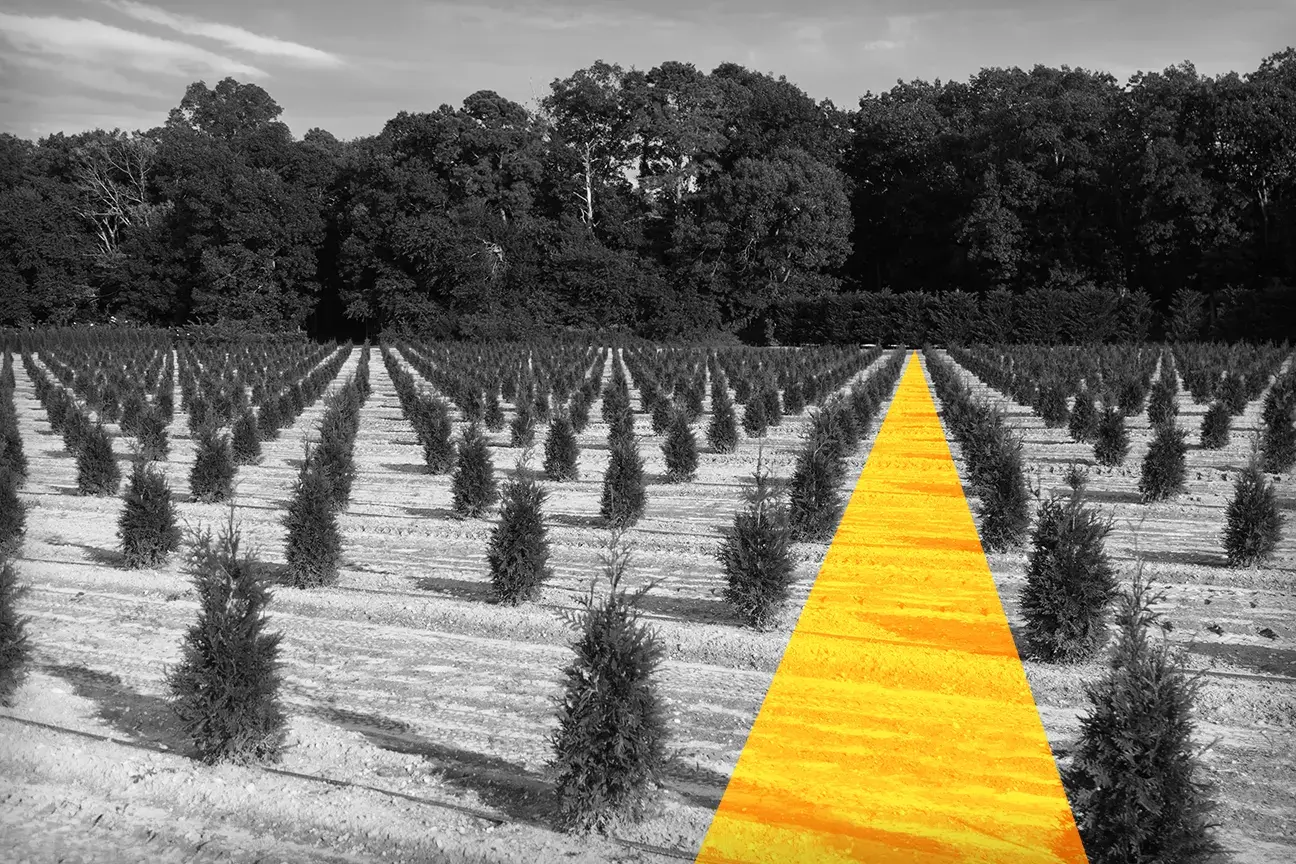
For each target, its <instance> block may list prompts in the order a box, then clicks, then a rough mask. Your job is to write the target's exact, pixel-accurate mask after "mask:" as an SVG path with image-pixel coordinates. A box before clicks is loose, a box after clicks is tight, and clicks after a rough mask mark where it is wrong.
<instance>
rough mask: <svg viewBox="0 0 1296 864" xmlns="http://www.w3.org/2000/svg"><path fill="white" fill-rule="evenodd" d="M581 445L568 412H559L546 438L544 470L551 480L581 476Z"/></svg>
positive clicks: (559, 480)
mask: <svg viewBox="0 0 1296 864" xmlns="http://www.w3.org/2000/svg"><path fill="white" fill-rule="evenodd" d="M579 457H580V447H579V446H578V445H577V443H576V432H575V430H573V429H572V423H571V420H570V419H569V418H568V416H567V414H565V413H563V412H561V411H560V412H558V413H557V414H555V415H554V419H553V422H552V423H550V424H549V434H548V436H547V437H546V438H545V449H544V472H545V476H547V477H548V478H549V479H550V480H557V481H558V482H560V483H561V482H565V481H567V480H575V479H577V478H578V477H579V476H580V469H579V466H578V465H577V461H578V459H579Z"/></svg>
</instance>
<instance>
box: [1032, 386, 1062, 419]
mask: <svg viewBox="0 0 1296 864" xmlns="http://www.w3.org/2000/svg"><path fill="white" fill-rule="evenodd" d="M1035 410H1036V412H1037V413H1038V414H1039V416H1040V417H1041V418H1042V419H1043V420H1044V426H1045V427H1046V428H1049V429H1057V428H1059V427H1061V426H1065V425H1067V420H1068V419H1070V412H1069V411H1068V410H1067V398H1066V390H1065V389H1064V388H1063V387H1062V385H1061V384H1059V383H1056V382H1048V383H1046V384H1044V385H1043V386H1041V387H1040V389H1039V395H1038V396H1037V397H1036V400H1035Z"/></svg>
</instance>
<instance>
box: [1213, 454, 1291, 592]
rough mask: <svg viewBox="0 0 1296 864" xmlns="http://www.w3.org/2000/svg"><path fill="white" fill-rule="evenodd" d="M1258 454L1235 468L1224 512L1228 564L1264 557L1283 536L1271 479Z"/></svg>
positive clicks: (1250, 562)
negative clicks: (1231, 487) (1236, 473)
mask: <svg viewBox="0 0 1296 864" xmlns="http://www.w3.org/2000/svg"><path fill="white" fill-rule="evenodd" d="M1260 468H1261V466H1260V461H1259V458H1258V455H1257V454H1253V455H1252V457H1251V459H1250V461H1249V462H1248V463H1247V465H1246V467H1245V468H1243V469H1242V470H1241V471H1239V472H1238V475H1237V479H1236V480H1235V481H1234V485H1233V498H1232V499H1231V500H1230V501H1229V504H1228V509H1227V511H1226V513H1225V527H1224V552H1225V554H1226V555H1227V557H1228V563H1229V566H1231V567H1254V566H1256V565H1259V564H1262V563H1264V562H1265V561H1267V560H1268V559H1269V558H1270V557H1271V556H1272V555H1273V553H1274V550H1275V549H1277V548H1278V541H1279V540H1280V539H1282V513H1281V512H1280V511H1279V509H1278V498H1277V495H1276V494H1275V492H1274V485H1273V482H1272V481H1270V480H1269V478H1268V477H1266V476H1265V475H1264V473H1263V472H1262V471H1261V470H1260Z"/></svg>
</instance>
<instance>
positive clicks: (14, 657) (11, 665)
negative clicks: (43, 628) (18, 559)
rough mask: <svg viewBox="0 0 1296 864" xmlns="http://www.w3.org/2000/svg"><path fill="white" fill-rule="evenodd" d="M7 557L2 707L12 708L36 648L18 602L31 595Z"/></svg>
mask: <svg viewBox="0 0 1296 864" xmlns="http://www.w3.org/2000/svg"><path fill="white" fill-rule="evenodd" d="M27 590H28V589H27V586H26V585H22V584H19V582H18V571H17V570H16V569H15V568H14V566H13V562H12V561H10V560H9V558H8V556H7V555H0V705H2V706H4V707H5V708H12V707H13V704H14V695H15V694H16V693H17V691H18V688H19V687H21V686H22V685H23V682H24V681H25V680H26V679H27V672H28V669H29V667H28V663H29V661H30V659H31V654H32V646H31V641H30V639H29V638H28V636H27V618H26V617H22V616H19V614H18V602H19V601H20V600H22V598H23V597H24V596H25V595H26V593H27Z"/></svg>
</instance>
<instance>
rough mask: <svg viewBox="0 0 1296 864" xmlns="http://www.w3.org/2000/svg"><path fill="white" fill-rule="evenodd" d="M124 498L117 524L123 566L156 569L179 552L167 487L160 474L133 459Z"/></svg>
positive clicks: (178, 537) (171, 502) (139, 460)
mask: <svg viewBox="0 0 1296 864" xmlns="http://www.w3.org/2000/svg"><path fill="white" fill-rule="evenodd" d="M125 497H126V503H125V506H124V507H123V508H122V512H121V516H120V517H119V519H118V522H117V537H118V539H120V540H121V551H122V557H123V559H124V560H125V564H126V566H127V567H128V568H131V569H139V568H143V567H156V566H158V565H159V564H161V563H162V562H163V561H165V560H166V557H167V556H168V555H170V554H171V553H172V552H174V551H175V550H176V549H179V548H180V528H179V527H178V526H177V525H176V510H175V503H174V502H173V501H172V500H171V487H170V486H169V485H168V484H167V480H166V476H165V475H163V474H162V472H161V471H158V470H157V469H156V468H154V467H152V466H151V465H149V463H148V462H146V461H145V460H144V459H143V458H142V457H140V456H138V455H137V456H136V458H135V461H134V463H133V465H132V466H131V476H130V480H129V482H128V484H127V486H126V496H125Z"/></svg>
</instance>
